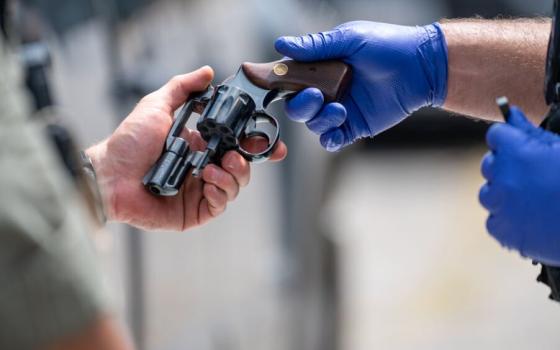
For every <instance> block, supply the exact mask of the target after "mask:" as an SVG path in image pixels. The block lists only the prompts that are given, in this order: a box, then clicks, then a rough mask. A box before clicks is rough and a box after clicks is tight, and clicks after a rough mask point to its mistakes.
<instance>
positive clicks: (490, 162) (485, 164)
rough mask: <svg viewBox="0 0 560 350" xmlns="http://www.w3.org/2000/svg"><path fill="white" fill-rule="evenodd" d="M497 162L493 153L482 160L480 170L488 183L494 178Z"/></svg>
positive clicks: (487, 154)
mask: <svg viewBox="0 0 560 350" xmlns="http://www.w3.org/2000/svg"><path fill="white" fill-rule="evenodd" d="M495 161H496V160H495V157H494V153H492V152H487V153H486V154H485V155H484V158H482V164H481V166H480V169H481V172H482V176H483V177H484V178H485V179H486V180H488V181H491V180H492V179H493V178H494V169H495Z"/></svg>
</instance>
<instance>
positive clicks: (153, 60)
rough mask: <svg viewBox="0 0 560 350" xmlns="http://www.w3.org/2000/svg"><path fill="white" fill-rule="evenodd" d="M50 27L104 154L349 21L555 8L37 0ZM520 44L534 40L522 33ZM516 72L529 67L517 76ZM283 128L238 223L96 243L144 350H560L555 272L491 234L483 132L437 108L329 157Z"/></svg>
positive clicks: (392, 1) (51, 41)
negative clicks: (183, 97) (174, 91)
mask: <svg viewBox="0 0 560 350" xmlns="http://www.w3.org/2000/svg"><path fill="white" fill-rule="evenodd" d="M28 2H29V3H32V4H31V5H33V6H36V8H37V9H38V10H39V13H40V14H41V16H42V17H43V18H44V19H45V20H46V22H47V23H48V24H49V28H50V29H49V31H48V32H47V33H45V37H46V38H47V42H48V45H49V47H50V50H51V52H52V56H53V65H52V72H51V73H52V74H51V76H52V83H53V96H54V98H55V100H56V101H57V104H58V105H59V106H61V108H62V110H63V115H64V116H65V121H66V123H67V124H68V125H70V126H71V128H72V129H73V130H74V131H75V133H76V134H77V135H78V136H79V139H80V140H81V143H82V146H83V147H86V146H88V145H91V144H93V143H95V142H96V141H99V140H101V139H103V138H104V137H106V136H108V135H109V134H110V133H111V132H112V130H113V129H114V128H115V127H116V125H117V124H118V123H119V121H120V120H122V118H124V117H125V116H126V115H127V113H128V111H130V110H131V108H132V107H133V106H134V104H135V103H136V101H138V99H140V98H141V97H142V96H143V95H144V94H146V93H148V92H150V91H152V90H154V89H156V88H158V87H159V86H160V85H162V84H163V83H165V82H166V81H167V80H168V79H169V78H170V77H171V76H173V75H175V74H179V73H184V72H188V71H191V70H194V69H196V68H198V67H199V66H202V65H205V64H209V65H211V66H212V67H213V68H214V69H215V70H216V81H215V83H219V82H220V81H222V80H223V79H224V78H226V77H227V76H228V75H231V74H233V73H234V72H235V71H236V69H237V67H238V66H239V65H240V63H242V62H244V61H253V62H261V61H262V62H264V61H271V60H276V59H279V58H280V57H279V55H278V54H277V53H275V52H274V50H273V41H274V39H275V38H276V37H277V36H279V35H288V34H293V35H296V34H302V33H306V32H315V31H321V30H326V29H329V28H331V27H333V26H335V25H337V24H339V23H342V22H345V21H350V20H358V19H360V20H373V21H384V22H392V23H398V24H408V25H416V24H428V23H431V22H433V21H436V20H438V19H440V18H442V17H447V18H454V17H470V16H474V15H480V16H483V17H488V18H493V17H496V16H499V15H502V16H506V17H507V16H524V17H525V16H529V17H533V16H550V12H551V9H552V0H532V1H527V0H469V1H467V0H415V1H412V0H282V1H264V0H260V1H259V0H205V1H202V0H190V1H189V0H151V1H150V0H49V1H41V0H34V1H31V0H29V1H28ZM521 30H522V28H521ZM512 73H513V72H512ZM274 113H275V114H276V115H277V116H278V117H279V118H280V121H281V123H282V134H283V138H284V140H285V141H286V143H287V144H288V147H289V150H290V154H289V157H288V159H287V160H286V161H285V162H283V163H281V164H263V165H257V166H254V167H253V176H252V183H251V185H250V186H249V187H248V188H246V189H245V190H244V191H243V192H242V194H241V195H240V197H239V199H238V200H237V201H236V202H234V203H232V204H231V205H230V206H229V208H228V211H227V212H226V213H225V215H223V216H221V217H220V218H219V219H217V220H215V221H213V222H212V223H210V224H209V225H207V226H205V227H203V228H201V229H197V230H192V231H189V232H185V233H176V232H138V231H137V230H134V229H131V228H129V227H125V226H123V225H117V224H111V225H110V226H109V230H108V232H107V233H105V234H102V235H99V236H97V237H96V244H97V247H98V251H99V256H100V260H101V262H102V264H103V267H104V269H105V271H106V276H107V283H108V285H109V286H110V287H111V290H112V291H113V293H114V295H115V299H116V304H117V305H118V307H119V309H118V310H119V313H120V315H121V316H122V319H123V321H124V322H126V323H127V324H128V325H129V327H130V329H131V332H132V334H133V337H134V339H135V341H136V343H137V345H138V347H139V348H140V349H142V350H144V349H165V350H175V349H195V350H237V349H267V350H276V349H282V350H288V349H294V350H295V349H298V350H299V349H306V350H307V349H311V350H312V349H318V350H319V349H320V350H371V349H384V350H397V349H473V348H474V349H509V350H516V349H543V350H545V349H558V348H559V346H560V333H558V329H557V325H558V324H560V312H559V309H558V305H555V304H553V303H552V302H550V301H548V300H547V295H548V290H547V289H546V288H545V287H544V286H542V285H539V284H537V283H536V282H535V278H536V276H537V274H538V272H539V271H538V268H537V267H535V266H532V265H531V263H530V261H525V260H522V259H520V257H519V256H518V255H517V254H513V253H509V252H507V251H505V250H503V249H502V248H501V247H500V246H499V245H498V244H497V243H496V242H495V241H494V240H493V239H492V238H491V237H490V236H489V235H488V234H487V233H486V231H485V228H484V223H485V219H486V218H485V213H484V211H483V210H482V209H481V208H480V206H479V204H478V201H477V197H478V189H479V187H480V185H481V184H482V183H483V179H482V177H481V175H480V173H479V162H480V159H481V157H482V156H483V154H484V153H485V147H484V143H483V141H484V132H485V130H486V128H487V125H486V124H485V123H480V122H475V121H473V120H470V119H466V118H463V117H460V116H449V115H447V114H445V113H443V112H441V111H436V110H432V109H427V110H422V111H420V112H419V113H417V115H415V116H413V117H411V118H409V119H408V120H407V122H405V123H403V124H402V125H400V126H399V127H397V128H394V129H393V130H391V131H389V132H386V133H384V134H382V135H381V136H380V137H378V138H376V139H375V140H365V141H363V142H361V143H359V144H356V145H354V146H352V147H350V148H348V149H346V150H344V151H343V152H340V153H337V154H329V153H327V152H325V151H323V150H322V149H321V148H320V147H319V145H318V140H317V138H316V137H314V135H311V134H310V133H308V132H307V131H306V129H305V128H303V127H301V126H300V125H296V124H294V123H291V122H289V121H288V120H287V119H286V118H284V116H282V115H281V114H282V111H281V108H279V107H278V106H277V107H276V108H275V109H274Z"/></svg>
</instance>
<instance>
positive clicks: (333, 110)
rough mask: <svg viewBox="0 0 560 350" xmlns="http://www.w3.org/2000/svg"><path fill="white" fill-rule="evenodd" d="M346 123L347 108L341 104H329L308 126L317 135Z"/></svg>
mask: <svg viewBox="0 0 560 350" xmlns="http://www.w3.org/2000/svg"><path fill="white" fill-rule="evenodd" d="M345 121H346V108H344V106H343V105H341V104H340V103H336V102H335V103H329V104H327V105H325V106H324V107H323V109H321V111H320V112H319V113H318V114H317V115H316V116H315V117H314V118H313V119H311V120H309V121H308V122H307V123H306V125H307V127H308V128H309V130H311V131H313V132H314V133H316V134H317V135H321V134H324V133H325V132H327V131H329V130H331V129H334V128H337V127H339V126H341V125H342V124H343V123H344V122H345Z"/></svg>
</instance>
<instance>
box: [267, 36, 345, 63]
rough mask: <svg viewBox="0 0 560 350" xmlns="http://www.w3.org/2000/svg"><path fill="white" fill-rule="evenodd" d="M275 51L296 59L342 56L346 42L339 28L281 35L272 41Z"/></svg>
mask: <svg viewBox="0 0 560 350" xmlns="http://www.w3.org/2000/svg"><path fill="white" fill-rule="evenodd" d="M274 47H275V48H276V51H278V52H279V53H281V54H282V55H285V56H288V57H291V58H293V59H295V60H298V61H319V60H328V59H335V58H342V57H344V56H345V55H344V54H345V52H344V51H345V47H346V44H345V42H344V40H343V32H342V30H340V29H335V30H330V31H326V32H321V33H315V34H307V35H302V36H283V37H280V38H278V39H276V42H275V43H274Z"/></svg>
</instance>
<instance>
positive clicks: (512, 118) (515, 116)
mask: <svg viewBox="0 0 560 350" xmlns="http://www.w3.org/2000/svg"><path fill="white" fill-rule="evenodd" d="M507 122H508V124H509V125H511V126H513V127H515V128H517V129H519V130H522V131H525V132H529V131H532V130H534V129H536V128H537V127H536V126H534V125H533V124H531V122H530V121H529V120H528V119H527V116H525V113H523V111H522V110H521V109H520V108H518V107H515V106H513V107H511V108H510V113H509V118H508V121H507Z"/></svg>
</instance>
